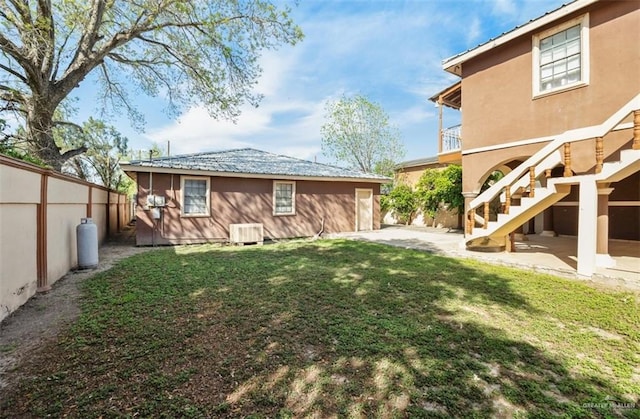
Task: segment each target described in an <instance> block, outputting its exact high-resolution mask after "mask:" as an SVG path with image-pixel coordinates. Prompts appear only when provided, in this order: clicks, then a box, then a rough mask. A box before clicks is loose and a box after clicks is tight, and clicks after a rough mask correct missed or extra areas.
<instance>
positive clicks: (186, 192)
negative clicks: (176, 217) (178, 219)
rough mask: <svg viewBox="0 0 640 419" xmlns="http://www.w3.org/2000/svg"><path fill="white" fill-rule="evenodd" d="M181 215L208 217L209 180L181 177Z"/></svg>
mask: <svg viewBox="0 0 640 419" xmlns="http://www.w3.org/2000/svg"><path fill="white" fill-rule="evenodd" d="M181 181H182V185H181V186H182V215H183V216H208V215H209V178H208V177H207V178H205V177H186V176H182V178H181Z"/></svg>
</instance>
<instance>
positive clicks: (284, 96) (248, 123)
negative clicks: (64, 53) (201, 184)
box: [77, 0, 563, 163]
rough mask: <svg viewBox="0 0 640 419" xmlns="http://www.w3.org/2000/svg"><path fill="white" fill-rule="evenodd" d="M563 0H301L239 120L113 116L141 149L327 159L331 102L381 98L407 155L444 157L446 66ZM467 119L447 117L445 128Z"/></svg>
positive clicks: (83, 95)
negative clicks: (297, 36)
mask: <svg viewBox="0 0 640 419" xmlns="http://www.w3.org/2000/svg"><path fill="white" fill-rule="evenodd" d="M562 3H563V1H562V0H421V1H418V0H413V1H383V0H369V1H365V0H360V1H355V0H342V1H338V0H300V1H299V4H298V5H297V7H294V8H293V18H294V20H295V21H296V23H297V24H299V25H300V26H301V28H302V30H303V31H304V33H305V39H304V40H303V41H302V42H301V43H299V44H298V45H296V46H294V47H290V46H286V47H283V48H281V49H279V50H277V51H267V52H265V53H264V54H263V56H262V57H261V64H262V67H263V74H262V76H261V78H260V80H259V83H258V85H257V86H256V90H257V91H258V92H260V93H262V94H263V95H264V99H263V101H262V102H261V105H260V106H259V107H258V108H252V107H250V106H246V107H244V108H243V112H242V115H241V116H240V117H239V118H238V120H237V121H236V123H233V122H230V121H216V120H213V119H211V118H210V117H209V116H208V115H207V113H206V111H205V110H204V109H203V108H200V107H197V106H196V107H192V108H190V109H184V112H183V113H182V114H181V115H180V116H179V117H177V118H175V117H173V118H172V117H169V116H167V115H165V114H164V113H163V111H162V109H163V108H164V106H165V105H164V103H163V102H162V99H159V98H158V99H154V98H141V99H140V100H139V104H140V106H139V110H140V111H141V112H142V113H143V115H145V118H146V127H145V131H144V132H139V131H136V130H134V129H133V128H132V126H131V124H130V121H129V120H128V119H127V118H126V117H122V118H115V119H112V120H110V121H109V122H111V123H112V124H114V125H115V126H116V127H117V128H118V129H119V130H120V131H121V132H122V133H123V134H124V135H125V136H127V137H128V138H129V146H130V147H131V148H133V149H136V150H137V149H149V148H150V146H151V145H152V144H153V143H154V142H155V143H158V144H159V145H160V146H161V147H166V143H167V141H171V154H183V153H194V152H201V151H211V150H221V149H228V148H237V147H253V148H258V149H261V150H265V151H269V152H274V153H279V154H285V155H289V156H293V157H299V158H304V159H309V160H313V159H314V158H316V159H317V160H318V161H319V162H327V163H330V162H331V161H330V160H329V159H328V158H327V157H325V156H323V155H322V152H321V147H320V143H321V137H320V127H321V125H322V124H323V122H324V120H325V119H324V117H325V106H326V103H327V101H332V100H335V99H337V98H339V97H340V96H341V95H343V94H346V95H353V94H362V95H365V96H367V97H368V98H369V99H370V100H371V101H374V102H376V103H378V104H380V105H381V106H382V107H383V109H384V110H385V111H386V112H387V114H388V115H389V117H390V121H391V123H392V124H393V125H395V126H397V127H398V128H399V131H400V133H401V139H402V142H403V143H404V145H405V149H406V154H405V158H404V159H405V160H410V159H416V158H421V157H427V156H433V155H435V154H436V153H437V126H438V118H437V109H436V108H435V107H434V105H433V104H432V103H431V102H429V101H428V98H429V97H430V96H431V95H433V94H434V93H436V92H438V91H440V90H441V89H443V88H445V87H447V86H448V85H450V84H452V83H453V82H455V81H456V77H454V76H452V75H449V74H448V73H446V72H445V71H443V70H442V67H441V62H442V60H443V59H445V58H448V57H450V56H452V55H455V54H457V53H460V52H463V51H465V50H467V49H469V48H473V47H475V46H477V45H478V44H480V43H483V42H485V41H487V40H488V39H490V38H493V37H496V36H498V35H500V34H501V33H503V32H505V31H507V30H510V29H512V28H513V27H515V26H517V25H520V24H522V23H525V22H527V21H529V20H530V19H533V18H536V17H538V16H540V15H542V14H544V13H545V12H547V11H549V10H552V9H555V8H556V7H558V6H560V5H561V4H562ZM94 90H95V86H94V85H92V83H91V81H90V79H87V81H85V82H84V83H83V85H81V87H80V89H79V91H78V92H77V93H78V97H79V103H78V108H79V109H80V112H79V115H78V119H80V120H83V119H86V118H88V117H89V116H91V115H96V113H97V112H98V110H97V109H95V108H94V107H93V105H90V103H96V102H95V97H93V95H92V93H91V92H93V91H94ZM458 122H459V115H457V112H448V113H447V114H446V119H445V126H449V125H455V124H457V123H458Z"/></svg>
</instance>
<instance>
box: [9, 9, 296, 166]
mask: <svg viewBox="0 0 640 419" xmlns="http://www.w3.org/2000/svg"><path fill="white" fill-rule="evenodd" d="M300 39H302V32H301V30H300V28H299V27H298V26H296V25H295V24H294V23H293V21H292V20H291V18H290V17H289V9H287V8H278V7H276V6H275V5H274V4H272V3H271V2H270V1H268V0H220V1H206V2H205V1H191V0H137V1H131V0H110V1H107V0H92V1H87V0H39V1H37V2H36V1H29V0H8V1H2V2H0V113H2V112H17V113H18V114H19V115H20V116H21V117H22V118H23V119H24V125H25V128H26V130H25V136H26V140H27V141H28V143H29V146H30V149H31V151H32V152H33V153H35V154H36V155H37V156H39V157H40V158H41V159H42V160H44V161H46V162H47V163H48V164H50V165H51V166H52V167H53V168H54V169H56V170H60V169H61V167H62V164H63V163H64V162H65V161H66V160H68V159H70V158H72V157H74V156H77V155H79V154H81V153H83V152H84V151H86V149H85V148H84V147H83V146H79V147H77V148H74V149H69V150H66V151H62V150H61V149H60V148H58V146H57V145H56V142H55V139H54V136H53V128H54V126H56V125H57V124H58V123H59V122H60V121H57V120H56V118H55V114H56V110H57V109H58V108H59V106H60V105H61V104H62V103H63V101H65V99H67V98H68V97H69V95H70V94H71V92H72V91H73V90H74V89H75V88H76V87H77V86H78V85H79V84H80V83H81V82H82V81H83V80H84V79H85V77H87V75H89V74H95V75H96V76H97V78H98V79H99V83H100V88H101V91H102V94H103V96H102V97H103V99H104V101H103V103H102V105H103V106H104V108H105V109H107V110H108V109H111V110H115V109H116V108H117V107H119V106H124V109H125V110H126V112H127V113H128V114H129V116H130V117H131V118H132V121H134V122H135V121H139V120H140V119H139V118H140V114H139V113H137V112H136V110H135V109H134V108H133V106H132V103H131V101H130V98H129V96H128V90H129V88H137V91H143V92H145V93H146V94H149V95H152V96H153V95H158V94H162V95H163V96H164V97H167V98H168V100H169V102H170V110H173V111H177V110H178V109H180V108H181V107H183V106H185V105H187V104H192V103H198V104H204V105H205V106H206V107H207V109H208V110H209V113H210V114H211V115H212V116H214V117H227V118H234V117H236V116H237V115H238V114H239V109H240V105H241V104H242V103H243V102H245V101H248V102H249V103H251V104H253V105H257V103H258V101H259V100H260V97H259V95H256V94H254V93H252V91H251V89H252V87H253V85H254V84H255V83H256V80H257V77H258V76H259V74H260V67H259V65H258V62H257V59H258V57H259V53H260V51H262V50H263V49H269V48H275V47H276V46H278V45H280V44H283V43H289V44H295V43H296V42H297V41H299V40H300Z"/></svg>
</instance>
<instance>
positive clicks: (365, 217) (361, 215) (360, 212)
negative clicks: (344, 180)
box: [356, 189, 373, 231]
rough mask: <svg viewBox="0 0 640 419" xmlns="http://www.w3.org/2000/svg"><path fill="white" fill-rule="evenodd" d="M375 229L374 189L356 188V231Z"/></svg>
mask: <svg viewBox="0 0 640 419" xmlns="http://www.w3.org/2000/svg"><path fill="white" fill-rule="evenodd" d="M366 230H373V189H356V231H366Z"/></svg>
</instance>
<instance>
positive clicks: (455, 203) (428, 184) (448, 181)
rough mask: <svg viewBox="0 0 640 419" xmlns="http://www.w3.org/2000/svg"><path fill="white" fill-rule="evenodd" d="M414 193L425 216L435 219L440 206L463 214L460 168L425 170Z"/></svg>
mask: <svg viewBox="0 0 640 419" xmlns="http://www.w3.org/2000/svg"><path fill="white" fill-rule="evenodd" d="M416 191H417V192H416V193H417V196H418V201H419V203H420V208H421V209H422V211H424V212H425V213H426V214H427V215H429V216H430V217H432V218H435V216H436V214H437V212H438V210H439V209H440V207H441V205H442V204H446V205H447V207H448V208H449V209H455V210H456V211H457V212H458V222H459V224H460V221H461V217H460V215H461V214H463V213H464V196H463V195H462V167H461V166H458V165H454V164H452V165H449V166H447V167H446V168H445V169H427V170H425V171H424V173H423V174H422V176H421V177H420V179H419V180H418V183H417V185H416Z"/></svg>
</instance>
